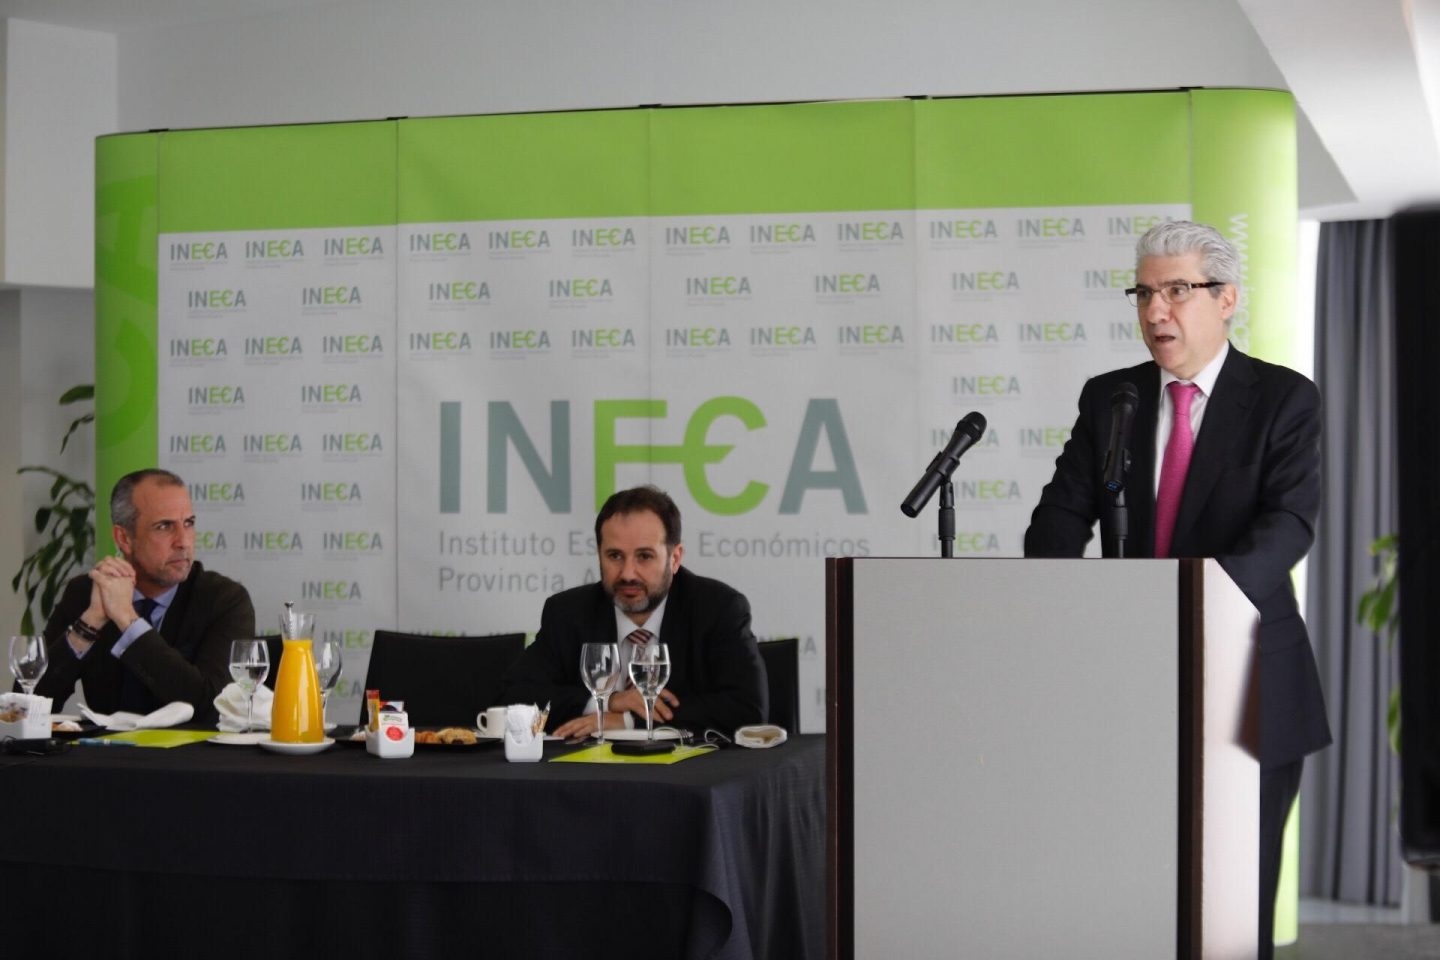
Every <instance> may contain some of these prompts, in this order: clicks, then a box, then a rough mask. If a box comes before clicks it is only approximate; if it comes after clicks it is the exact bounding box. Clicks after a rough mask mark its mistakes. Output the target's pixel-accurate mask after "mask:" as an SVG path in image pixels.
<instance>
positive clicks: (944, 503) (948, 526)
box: [939, 480, 955, 560]
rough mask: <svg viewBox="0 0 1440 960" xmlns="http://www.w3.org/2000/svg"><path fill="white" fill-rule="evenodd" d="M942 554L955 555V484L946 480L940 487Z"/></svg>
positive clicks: (947, 556)
mask: <svg viewBox="0 0 1440 960" xmlns="http://www.w3.org/2000/svg"><path fill="white" fill-rule="evenodd" d="M939 523H940V556H942V557H944V558H945V559H947V560H948V559H950V558H952V557H954V556H955V484H953V483H951V482H950V481H949V480H946V481H945V483H944V485H943V486H942V487H941V488H940V519H939Z"/></svg>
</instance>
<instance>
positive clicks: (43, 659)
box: [10, 637, 50, 693]
mask: <svg viewBox="0 0 1440 960" xmlns="http://www.w3.org/2000/svg"><path fill="white" fill-rule="evenodd" d="M49 665H50V655H49V653H48V652H47V651H46V649H45V638H44V637H11V638H10V673H11V675H12V676H14V678H15V679H16V681H17V682H19V684H20V689H21V690H23V691H24V692H25V693H34V692H35V684H37V683H39V682H40V678H41V677H43V676H45V668H46V667H47V666H49Z"/></svg>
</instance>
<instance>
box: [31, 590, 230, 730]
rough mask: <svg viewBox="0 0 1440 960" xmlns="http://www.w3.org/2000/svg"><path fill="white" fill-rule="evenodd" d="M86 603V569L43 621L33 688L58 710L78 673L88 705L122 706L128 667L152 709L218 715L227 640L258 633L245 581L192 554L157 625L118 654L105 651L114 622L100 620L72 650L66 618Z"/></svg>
mask: <svg viewBox="0 0 1440 960" xmlns="http://www.w3.org/2000/svg"><path fill="white" fill-rule="evenodd" d="M89 605H90V578H89V577H88V576H83V575H82V576H79V577H76V578H75V579H73V580H71V581H70V582H69V583H68V584H66V586H65V592H64V594H62V595H61V597H60V602H59V603H58V604H56V606H55V611H54V613H52V614H51V616H50V622H49V623H47V624H46V625H45V640H46V644H47V646H48V648H49V653H50V666H49V667H48V668H47V669H46V671H45V675H44V676H43V677H41V678H40V683H39V685H38V686H37V687H36V688H35V692H36V693H37V694H40V695H41V696H46V697H52V698H54V700H55V706H56V708H57V709H58V708H59V707H60V705H61V704H63V703H64V702H65V700H66V699H67V698H69V696H70V694H71V693H73V692H74V690H75V682H76V681H77V680H78V681H80V683H81V685H82V686H83V689H84V691H85V704H86V706H88V707H90V708H91V709H92V710H96V711H98V712H100V713H113V712H114V711H116V710H118V709H120V688H121V684H122V683H123V680H124V672H125V671H127V670H128V671H129V672H130V673H132V674H133V675H134V676H135V677H136V678H137V679H139V681H140V682H141V684H142V685H143V686H144V688H145V689H146V690H147V691H148V692H149V694H150V697H151V698H152V700H153V703H152V704H151V705H150V707H149V709H151V710H153V709H155V708H157V707H161V706H163V705H165V704H167V703H170V702H171V701H173V700H183V701H185V702H186V703H189V704H190V705H191V706H193V707H194V708H195V720H196V722H199V723H207V722H213V721H214V720H215V719H216V712H215V703H214V701H215V697H216V696H217V695H218V694H219V693H220V691H221V690H222V689H224V687H225V685H226V684H227V683H229V682H230V641H231V640H240V639H244V638H246V637H253V636H255V608H254V607H253V606H252V605H251V603H250V594H249V593H247V592H246V590H245V588H244V587H242V586H241V585H240V584H238V583H236V582H235V581H234V580H231V579H229V578H228V577H224V576H221V575H220V574H218V573H215V572H213V571H210V570H206V569H205V568H204V566H203V565H201V563H200V562H199V561H196V562H195V564H194V565H193V566H192V567H191V568H190V576H189V577H187V578H186V579H185V582H184V583H182V584H180V589H179V590H177V591H176V592H175V599H174V601H173V602H172V603H171V604H170V609H169V610H167V611H166V613H165V619H164V620H162V621H161V623H160V630H159V631H158V632H157V631H155V630H149V631H147V632H146V633H144V634H141V635H140V636H139V637H136V638H135V642H134V643H132V644H131V645H130V646H129V647H128V648H126V650H125V653H124V655H123V656H121V657H120V658H119V659H118V660H117V659H116V658H115V657H113V656H111V654H110V648H111V647H113V646H114V645H115V641H116V640H119V639H120V631H119V630H118V629H117V628H116V627H115V625H114V624H113V623H107V624H105V626H104V628H102V629H101V631H100V639H99V640H97V641H96V642H95V645H94V646H92V647H91V648H90V651H89V652H88V653H86V654H85V656H84V657H76V656H75V651H73V650H72V649H71V648H70V644H69V642H68V641H67V640H66V639H65V633H66V631H67V630H69V628H70V624H72V623H74V622H75V618H76V617H78V616H80V614H82V613H84V612H85V608H86V607H88V606H89Z"/></svg>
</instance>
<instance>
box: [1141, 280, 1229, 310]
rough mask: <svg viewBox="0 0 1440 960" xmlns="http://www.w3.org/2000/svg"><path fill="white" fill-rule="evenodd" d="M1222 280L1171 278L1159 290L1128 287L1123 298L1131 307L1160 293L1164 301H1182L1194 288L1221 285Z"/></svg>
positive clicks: (1144, 302) (1146, 302) (1143, 302)
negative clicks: (1195, 281)
mask: <svg viewBox="0 0 1440 960" xmlns="http://www.w3.org/2000/svg"><path fill="white" fill-rule="evenodd" d="M1223 286H1225V281H1224V280H1206V281H1205V282H1204V283H1191V282H1190V281H1189V280H1171V281H1170V282H1169V283H1166V284H1162V285H1161V287H1160V289H1159V290H1151V289H1150V288H1149V287H1130V288H1129V289H1127V290H1126V291H1125V299H1126V300H1129V301H1130V306H1132V307H1143V306H1147V305H1148V304H1149V303H1150V298H1151V297H1153V296H1155V294H1157V293H1158V294H1160V299H1161V300H1164V301H1165V302H1166V303H1184V302H1185V301H1186V300H1189V299H1190V294H1191V293H1193V292H1194V291H1196V290H1205V289H1208V288H1210V287H1223Z"/></svg>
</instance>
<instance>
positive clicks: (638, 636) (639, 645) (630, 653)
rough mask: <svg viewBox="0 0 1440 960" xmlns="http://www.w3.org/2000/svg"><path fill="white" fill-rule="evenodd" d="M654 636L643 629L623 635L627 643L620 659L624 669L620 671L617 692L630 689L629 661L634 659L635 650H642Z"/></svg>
mask: <svg viewBox="0 0 1440 960" xmlns="http://www.w3.org/2000/svg"><path fill="white" fill-rule="evenodd" d="M654 636H655V634H653V633H651V632H650V631H649V630H646V629H645V628H644V627H640V628H638V629H635V630H631V631H630V632H629V633H627V634H625V639H626V640H628V641H629V643H627V644H626V645H625V653H624V656H623V657H622V658H621V659H622V660H623V661H624V668H623V669H622V670H621V671H620V684H619V686H618V687H616V689H617V690H625V689H627V688H628V687H630V685H631V684H630V661H631V660H633V659H634V658H635V652H636V651H637V650H644V649H645V646H646V644H648V643H649V642H650V641H651V639H653V638H654Z"/></svg>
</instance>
